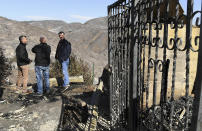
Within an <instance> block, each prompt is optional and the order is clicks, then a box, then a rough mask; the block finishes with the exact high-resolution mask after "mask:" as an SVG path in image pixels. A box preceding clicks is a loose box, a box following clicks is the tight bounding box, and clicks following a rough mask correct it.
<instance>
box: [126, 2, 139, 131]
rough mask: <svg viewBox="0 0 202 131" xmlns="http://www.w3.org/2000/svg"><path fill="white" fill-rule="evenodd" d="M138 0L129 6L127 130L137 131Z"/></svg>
mask: <svg viewBox="0 0 202 131" xmlns="http://www.w3.org/2000/svg"><path fill="white" fill-rule="evenodd" d="M138 1H139V0H132V6H131V44H130V46H131V48H130V49H131V50H130V74H129V75H130V79H129V80H130V82H129V114H128V115H129V117H128V118H129V131H137V130H138V129H137V127H138V125H137V124H138V121H137V115H138V108H137V105H138V104H137V88H138V87H137V79H138V76H137V74H138V73H137V66H138V61H137V60H138V56H137V52H138V50H137V49H138V48H137V43H136V39H135V36H137V34H136V32H137V31H135V25H134V24H136V23H137V21H138V15H137V13H136V12H135V7H136V5H137V3H138Z"/></svg>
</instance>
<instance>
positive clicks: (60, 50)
mask: <svg viewBox="0 0 202 131" xmlns="http://www.w3.org/2000/svg"><path fill="white" fill-rule="evenodd" d="M58 35H59V38H60V41H59V43H58V46H57V50H56V55H55V58H56V59H57V60H58V61H59V62H60V64H61V65H62V72H63V75H64V84H63V87H64V90H63V92H64V91H66V90H67V89H68V88H69V87H70V85H69V74H68V66H69V57H70V54H71V43H70V42H69V41H67V40H66V39H65V33H64V32H59V33H58Z"/></svg>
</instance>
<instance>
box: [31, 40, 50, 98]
mask: <svg viewBox="0 0 202 131" xmlns="http://www.w3.org/2000/svg"><path fill="white" fill-rule="evenodd" d="M39 41H40V44H39V45H36V46H34V47H33V48H32V52H33V53H35V54H36V56H35V72H36V78H37V93H36V96H42V95H43V79H44V80H45V86H46V87H45V90H46V94H49V93H50V81H49V65H50V54H51V47H50V46H49V45H48V44H47V43H46V38H45V37H40V40H39Z"/></svg>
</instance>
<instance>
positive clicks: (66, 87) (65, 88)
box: [62, 85, 70, 93]
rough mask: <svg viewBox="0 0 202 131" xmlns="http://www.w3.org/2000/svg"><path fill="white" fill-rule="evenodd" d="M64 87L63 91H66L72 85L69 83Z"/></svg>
mask: <svg viewBox="0 0 202 131" xmlns="http://www.w3.org/2000/svg"><path fill="white" fill-rule="evenodd" d="M63 88H64V89H63V90H62V93H63V92H65V91H67V90H68V89H69V88H70V85H67V86H65V87H63Z"/></svg>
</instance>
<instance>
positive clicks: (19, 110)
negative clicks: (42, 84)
mask: <svg viewBox="0 0 202 131" xmlns="http://www.w3.org/2000/svg"><path fill="white" fill-rule="evenodd" d="M103 94H104V93H103V92H100V91H96V87H93V86H85V85H77V84H75V85H74V84H73V85H72V88H71V89H70V90H68V91H66V92H65V93H60V91H59V90H58V88H51V93H50V95H47V96H42V97H36V96H33V95H32V94H30V95H21V94H17V93H15V92H14V91H12V90H10V89H9V88H5V89H3V97H2V101H1V103H0V110H1V111H0V123H1V124H0V129H1V130H2V131H4V130H5V131H6V130H11V129H14V130H22V131H24V130H25V131H27V130H31V131H32V130H33V131H36V130H41V131H42V130H43V129H44V128H47V130H48V131H49V130H50V131H53V130H61V131H68V130H69V131H84V130H89V129H91V130H109V117H108V119H106V118H107V117H105V116H106V115H105V116H104V113H103V112H105V111H102V110H101V109H100V108H103V109H104V108H107V107H105V106H106V105H104V104H101V105H100V101H99V99H97V98H98V97H101V99H104V98H105V95H103ZM97 100H98V101H97ZM95 101H96V102H95ZM101 106H102V107H101ZM108 116H109V114H108ZM24 123H26V124H24ZM37 123H38V125H37ZM39 123H40V124H39ZM53 123H54V124H53ZM48 126H49V127H48Z"/></svg>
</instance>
